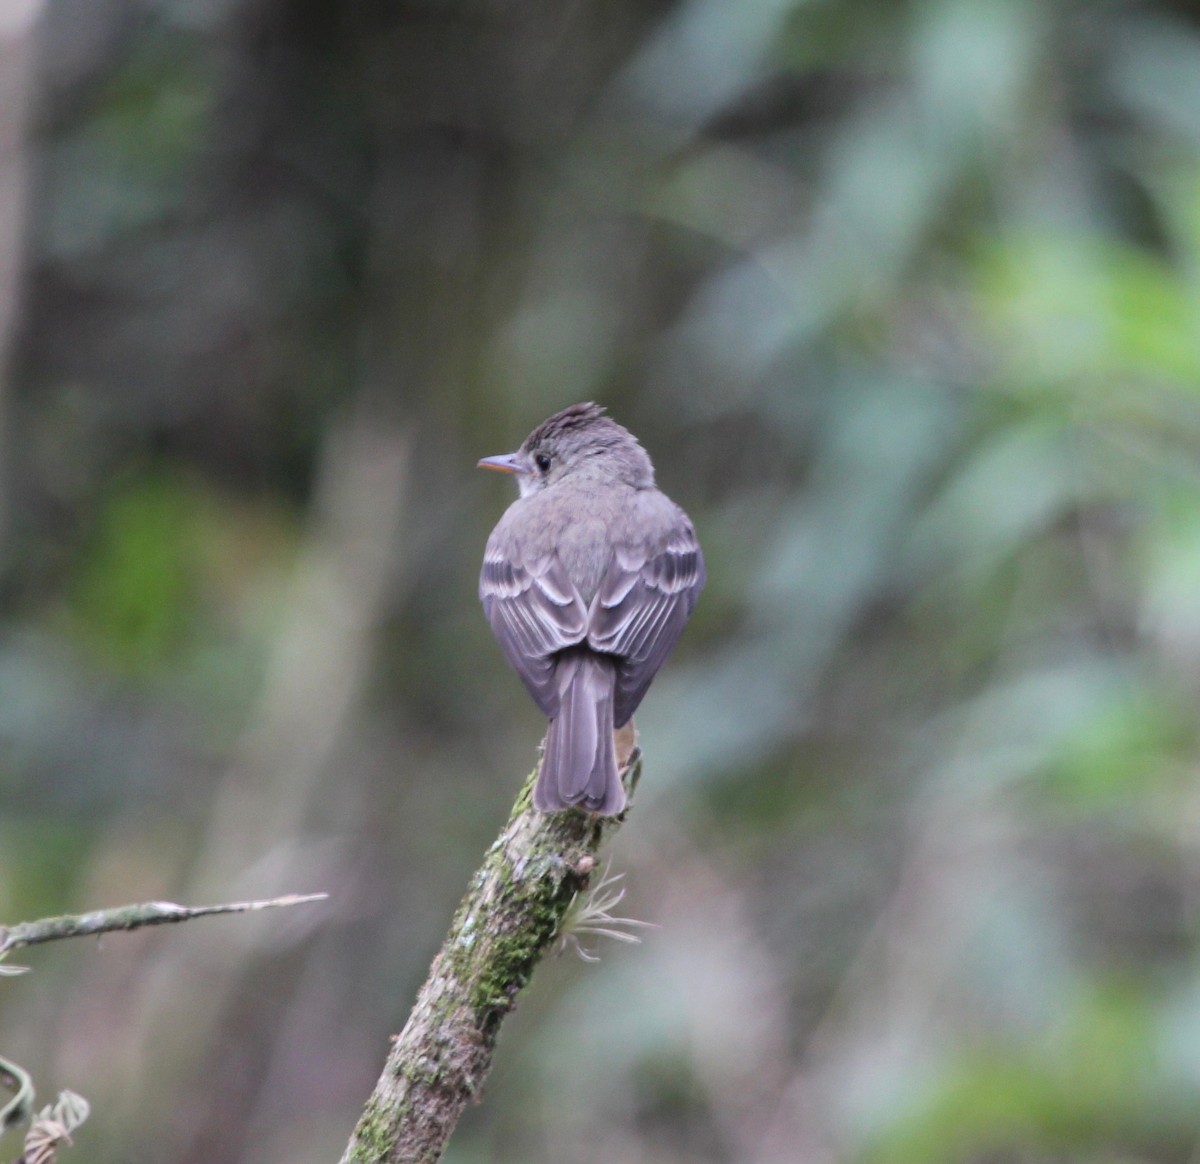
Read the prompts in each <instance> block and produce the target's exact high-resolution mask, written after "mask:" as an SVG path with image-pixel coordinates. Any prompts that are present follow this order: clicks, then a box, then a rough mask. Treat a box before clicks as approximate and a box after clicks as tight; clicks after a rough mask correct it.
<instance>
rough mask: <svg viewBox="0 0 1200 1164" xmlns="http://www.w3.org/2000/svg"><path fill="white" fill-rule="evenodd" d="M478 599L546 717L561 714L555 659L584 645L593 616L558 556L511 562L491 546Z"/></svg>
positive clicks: (517, 671)
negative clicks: (590, 615) (590, 616)
mask: <svg viewBox="0 0 1200 1164" xmlns="http://www.w3.org/2000/svg"><path fill="white" fill-rule="evenodd" d="M479 598H480V601H481V602H482V603H483V610H484V613H485V614H486V615H487V620H488V622H489V623H490V624H491V627H492V633H493V634H494V635H495V636H496V640H497V641H498V642H499V644H500V648H501V650H503V652H504V655H505V658H507V659H508V662H509V664H510V665H511V666H512V668H513V670H515V671H516V673H517V674H518V675H520V677H521V681H522V682H523V683H524V684H525V686H526V688H528V690H529V694H530V695H532V696H533V698H534V701H535V702H536V703H537V705H538V707H540V708H541V709H542V712H543V714H545V715H547V716H550V717H553V716H555V715H557V714H558V703H559V695H558V687H557V685H556V683H555V681H554V668H555V662H556V660H555V655H556V654H557V653H558V652H559V651H562V650H564V649H565V648H567V647H571V646H574V645H575V644H576V643H578V642H581V641H582V640H583V638H584V636H585V634H586V633H587V622H588V615H587V609H586V608H585V607H584V605H583V601H582V599H580V597H579V593H578V592H577V591H576V589H575V587H574V585H572V583H571V580H570V578H568V577H567V574H566V571H565V570H564V569H563V567H562V564H561V563H560V562H559V560H558V558H557V557H556V556H554V555H548V556H546V557H543V558H538V559H535V560H533V561H531V562H521V563H516V562H511V561H509V560H508V559H507V558H505V557H504V556H503V555H501V554H500V553H498V552H497V551H496V550H495V549H494V547H492V546H491V545H489V546H488V549H487V552H486V553H485V555H484V559H483V571H482V573H481V574H480V575H479Z"/></svg>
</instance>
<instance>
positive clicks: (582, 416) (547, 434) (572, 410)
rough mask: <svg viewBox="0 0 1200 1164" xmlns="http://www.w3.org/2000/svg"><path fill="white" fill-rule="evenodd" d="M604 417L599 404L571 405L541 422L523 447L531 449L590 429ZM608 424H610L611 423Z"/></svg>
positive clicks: (589, 402) (588, 402) (587, 402)
mask: <svg viewBox="0 0 1200 1164" xmlns="http://www.w3.org/2000/svg"><path fill="white" fill-rule="evenodd" d="M603 416H604V409H603V407H601V406H600V405H599V404H593V403H592V402H591V401H586V402H584V403H583V404H572V405H570V406H569V407H567V408H564V409H563V410H562V411H561V412H556V413H555V414H554V415H553V416H551V417H548V418H547V419H546V420H543V421H542V423H541V424H539V425H538V426H537V428H535V429H534V430H533V432H531V433H530V434H529V436H527V437H526V438H525V447H526V448H528V449H532V448H534V447H535V446H537V445H541V444H544V443H546V442H547V441H551V440H555V439H556V438H558V437H560V436H562V435H563V434H564V433H568V432H571V431H572V430H574V429H581V428H590V427H591V426H592V425H593V424H595V423H596V421H598V420H600V419H601V418H602V417H603ZM609 423H612V422H611V421H610V422H609Z"/></svg>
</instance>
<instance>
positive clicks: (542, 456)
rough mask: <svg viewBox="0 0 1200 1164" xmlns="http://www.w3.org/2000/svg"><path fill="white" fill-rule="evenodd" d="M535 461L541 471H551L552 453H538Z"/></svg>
mask: <svg viewBox="0 0 1200 1164" xmlns="http://www.w3.org/2000/svg"><path fill="white" fill-rule="evenodd" d="M533 463H534V464H535V465H536V466H537V467H538V472H539V473H548V472H549V471H550V454H549V453H538V455H537V456H536V457H534V458H533Z"/></svg>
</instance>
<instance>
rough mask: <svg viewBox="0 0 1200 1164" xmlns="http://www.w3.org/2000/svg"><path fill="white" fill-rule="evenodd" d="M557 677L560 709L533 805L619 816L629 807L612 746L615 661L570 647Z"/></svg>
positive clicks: (549, 733) (545, 809)
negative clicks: (626, 806) (572, 649)
mask: <svg viewBox="0 0 1200 1164" xmlns="http://www.w3.org/2000/svg"><path fill="white" fill-rule="evenodd" d="M556 679H557V683H558V697H559V699H558V703H559V710H558V714H557V715H556V716H555V717H554V718H553V719H552V720H551V721H550V727H549V728H548V730H547V732H546V744H545V747H544V749H543V751H542V767H541V771H539V773H538V779H537V784H536V785H535V786H534V789H533V804H534V807H535V808H536V809H538V810H539V811H541V812H560V811H561V810H562V809H564V808H583V809H586V810H587V811H588V812H595V813H598V814H599V815H601V816H615V815H616V814H617V813H619V812H620V811H621V810H622V809H624V807H625V789H624V788H622V787H621V779H620V777H619V776H618V775H617V756H616V751H615V749H614V747H613V692H614V690H615V687H616V679H617V671H616V666H615V664H614V662H613V661H612V660H610V659H608V658H606V657H605V656H604V655H597V654H595V653H594V652H592V651H575V652H569V653H567V654H565V655H563V656H562V657H561V658H560V659H559V662H558V668H557V671H556Z"/></svg>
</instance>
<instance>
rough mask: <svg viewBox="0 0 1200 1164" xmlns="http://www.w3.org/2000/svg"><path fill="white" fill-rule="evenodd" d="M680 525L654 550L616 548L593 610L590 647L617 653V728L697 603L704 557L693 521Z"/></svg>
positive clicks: (590, 620)
mask: <svg viewBox="0 0 1200 1164" xmlns="http://www.w3.org/2000/svg"><path fill="white" fill-rule="evenodd" d="M679 516H680V524H679V525H678V526H677V527H676V529H674V530H673V531H672V532H671V534H670V535H669V536H668V537H667V539H666V541H665V544H661V545H659V546H657V547H655V548H653V549H651V550H650V551H647V550H645V549H641V550H639V549H637V548H634V547H630V546H618V547H617V549H616V551H615V553H614V555H613V560H612V562H611V563H610V565H609V568H608V570H607V571H606V573H605V575H604V577H603V579H602V580H601V582H600V588H599V590H598V591H597V592H596V597H595V599H594V600H593V601H592V607H591V611H590V619H589V628H588V634H587V639H588V644H589V645H590V646H591V647H592V649H593V650H597V651H603V652H605V653H606V654H612V655H617V656H619V657H620V658H621V664H620V667H619V668H618V671H617V689H616V700H615V704H614V707H613V712H614V716H613V718H614V721H615V724H616V726H617V727H620V726H621V725H622V724H625V723H627V722H628V720H629V717H630V716H631V715H633V713H634V711H635V710H636V709H637V706H638V704H639V703H641V701H642V697H643V696H644V695H645V694H646V689H647V688H648V687H649V686H650V681H651V680H652V679H653V678H654V674H655V672H656V671H657V670H658V669H659V667H661V666H662V664H663V660H664V659H666V657H667V655H668V654H669V653H670V651H671V648H672V647H673V646H674V645H675V642H676V640H677V639H678V638H679V636H680V634H681V633H682V632H683V628H684V625H685V624H686V623H687V620H688V617H689V616H690V615H691V613H692V610H693V608H694V607H695V605H696V598H697V596H698V595H699V593H700V591H701V589H702V588H703V586H704V555H703V554H702V553H701V552H700V546H699V544H698V543H697V541H696V534H695V531H694V530H693V529H692V526H691V523H690V522H689V521H688V520H687V519H686V518H685V517H683V515H682V513H680V515H679Z"/></svg>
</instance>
